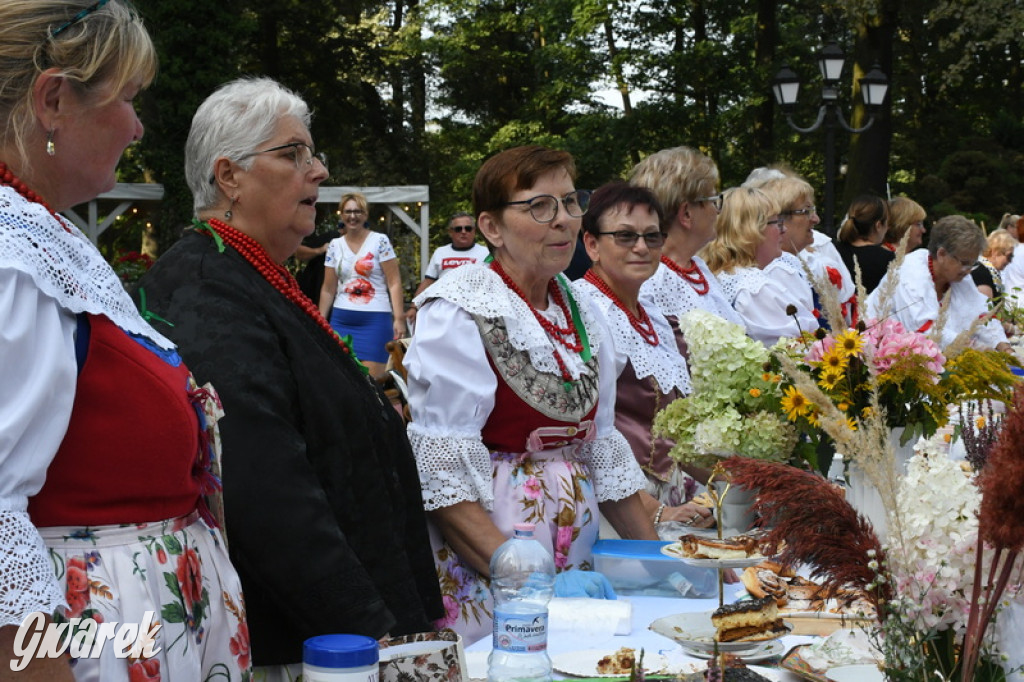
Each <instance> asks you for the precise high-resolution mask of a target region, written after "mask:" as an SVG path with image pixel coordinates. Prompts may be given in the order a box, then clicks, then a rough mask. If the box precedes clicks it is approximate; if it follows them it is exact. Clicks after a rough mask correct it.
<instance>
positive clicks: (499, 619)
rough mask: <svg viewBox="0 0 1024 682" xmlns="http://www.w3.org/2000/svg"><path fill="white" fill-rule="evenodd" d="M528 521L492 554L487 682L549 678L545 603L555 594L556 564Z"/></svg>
mask: <svg viewBox="0 0 1024 682" xmlns="http://www.w3.org/2000/svg"><path fill="white" fill-rule="evenodd" d="M533 529H534V525H533V524H532V523H517V524H516V525H515V535H514V536H513V537H512V538H511V539H510V540H507V541H505V543H504V544H503V545H502V546H501V547H499V548H498V549H497V551H496V552H495V553H494V556H492V557H491V594H492V595H493V596H494V642H493V650H492V651H491V655H490V656H488V658H487V680H488V682H511V681H512V680H515V681H516V682H547V681H548V680H550V679H551V659H550V658H549V657H548V602H549V601H551V597H552V596H553V595H554V593H555V562H554V559H553V558H552V557H551V555H550V554H549V553H548V551H547V550H546V549H544V547H543V546H541V544H540V543H539V542H537V541H536V540H534V539H533Z"/></svg>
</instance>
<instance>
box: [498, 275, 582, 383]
mask: <svg viewBox="0 0 1024 682" xmlns="http://www.w3.org/2000/svg"><path fill="white" fill-rule="evenodd" d="M491 269H492V270H494V272H495V273H497V275H498V277H501V281H502V282H504V283H505V286H507V287H508V288H509V289H511V290H512V291H513V292H514V293H515V295H516V296H518V297H519V298H521V299H522V300H523V303H525V304H526V306H527V307H528V308H529V309H530V312H531V313H533V316H534V317H535V318H537V322H538V323H540V326H541V327H543V328H544V331H546V332H547V333H548V336H549V337H551V339H552V340H554V341H556V342H558V343H559V344H561V345H562V346H563V347H565V348H566V349H567V350H569V351H572V352H573V353H579V352H581V351H582V350H583V345H584V344H583V339H582V338H581V336H580V334H579V331H578V330H577V329H576V324H575V322H574V320H573V316H572V314H571V313H570V312H569V306H568V305H566V303H565V297H563V296H562V290H561V289H560V288H559V287H558V284H557V283H555V280H554V279H551V280H549V281H548V294H549V295H550V296H551V299H552V300H553V301H554V302H555V305H556V306H558V307H559V309H560V310H561V311H562V315H564V316H565V320H566V326H565V327H559V326H558V325H557V324H555V323H554V322H552V321H551V320H549V319H547V318H546V317H544V316H543V315H541V314H540V312H539V311H538V310H537V309H536V308H534V307H533V304H532V303H530V299H528V298H526V294H524V293H523V290H522V289H520V288H519V285H518V284H516V283H515V282H514V281H512V278H511V277H509V276H508V273H506V272H505V268H503V267H501V263H499V262H498V261H496V260H495V261H491ZM551 354H552V355H554V356H555V363H557V364H558V371H559V372H560V373H561V375H562V381H563V382H564V383H565V387H566V390H569V389H570V388H571V386H572V375H571V374H569V369H568V368H567V367H566V366H565V362H563V361H562V357H561V356H560V355H559V354H558V351H552V353H551Z"/></svg>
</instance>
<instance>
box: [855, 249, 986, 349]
mask: <svg viewBox="0 0 1024 682" xmlns="http://www.w3.org/2000/svg"><path fill="white" fill-rule="evenodd" d="M897 272H898V275H897V276H898V277H899V281H898V282H897V284H896V290H895V291H894V292H893V295H892V299H891V300H890V301H889V302H888V305H887V306H886V308H887V309H885V310H883V309H882V307H883V305H882V304H883V301H882V296H881V293H882V291H883V290H885V289H886V283H887V282H888V280H889V274H891V272H890V273H889V274H886V276H885V277H884V278H883V279H882V281H881V283H879V285H878V287H877V288H876V289H875V290H874V291H872V292H871V295H870V296H868V300H867V304H866V306H865V307H866V308H867V316H868V317H882V316H884V315H891V316H892V317H895V318H896V319H897V320H899V322H900V324H902V325H903V326H904V328H906V330H907V331H911V332H913V331H919V330H921V331H922V332H923V333H930V332H931V331H932V330H931V326H930V325H929V326H928V328H927V329H925V326H926V325H928V323H929V322H931V323H933V324H934V323H935V322H937V321H938V317H939V297H938V296H937V295H936V293H935V281H934V280H933V279H932V276H931V273H930V272H929V271H928V250H927V249H917V250H916V251H913V252H912V253H908V254H907V255H906V257H905V258H904V259H903V264H902V265H901V266H900V269H899V270H898V271H897ZM949 291H950V295H949V310H948V312H947V314H946V324H945V325H944V326H943V328H942V338H941V339H937V340H936V341H937V342H938V344H939V346H940V347H941V348H945V347H946V346H948V345H949V344H950V343H952V342H953V340H954V339H955V338H956V337H957V335H959V334H960V332H962V331H964V330H965V329H967V328H968V327H970V326H971V324H972V323H973V322H974V321H975V320H976V319H978V318H979V317H981V316H982V315H984V314H985V313H987V312H988V299H987V298H985V295H984V294H983V293H981V292H980V291H978V288H977V287H976V286H974V280H972V279H971V278H970V276H967V277H964V278H963V279H962V280H960V281H959V282H953V283H952V284H951V285H950V287H949ZM974 340H975V341H976V342H977V343H978V344H979V345H980V346H982V347H984V348H995V347H996V346H997V345H999V344H1000V343H1002V342H1004V341H1006V334H1005V333H1004V332H1003V327H1002V325H1001V324H999V321H998V320H995V319H992V320H989V321H988V322H986V323H985V324H984V325H983V326H982V327H980V328H979V329H978V331H977V332H976V333H975V334H974Z"/></svg>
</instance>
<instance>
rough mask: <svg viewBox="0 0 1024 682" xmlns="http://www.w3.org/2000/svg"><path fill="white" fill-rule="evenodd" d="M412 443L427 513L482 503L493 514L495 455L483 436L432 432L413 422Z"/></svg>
mask: <svg viewBox="0 0 1024 682" xmlns="http://www.w3.org/2000/svg"><path fill="white" fill-rule="evenodd" d="M409 443H411V444H412V451H413V453H414V454H415V455H416V466H417V467H419V471H420V487H421V488H422V490H423V508H424V509H426V510H427V511H431V510H434V509H441V508H443V507H450V506H452V505H453V504H457V503H459V502H479V503H480V506H481V507H483V508H484V509H485V510H487V511H491V509H492V508H493V507H494V490H493V487H492V486H493V484H492V482H491V453H490V452H489V451H488V450H487V447H486V446H484V444H483V443H482V442H481V441H480V438H479V436H476V437H474V436H471V435H468V434H453V433H441V432H440V431H431V430H428V429H425V428H423V427H422V426H419V425H417V424H416V423H415V422H413V423H412V424H409Z"/></svg>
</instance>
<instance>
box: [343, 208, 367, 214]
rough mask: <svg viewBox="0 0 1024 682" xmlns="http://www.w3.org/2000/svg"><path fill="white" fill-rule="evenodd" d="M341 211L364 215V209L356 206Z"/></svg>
mask: <svg viewBox="0 0 1024 682" xmlns="http://www.w3.org/2000/svg"><path fill="white" fill-rule="evenodd" d="M342 213H344V214H345V215H366V211H364V210H363V209H361V208H356V209H351V208H350V209H347V210H345V211H342Z"/></svg>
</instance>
